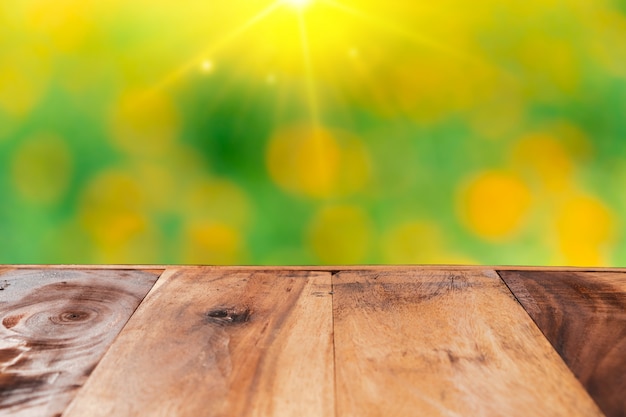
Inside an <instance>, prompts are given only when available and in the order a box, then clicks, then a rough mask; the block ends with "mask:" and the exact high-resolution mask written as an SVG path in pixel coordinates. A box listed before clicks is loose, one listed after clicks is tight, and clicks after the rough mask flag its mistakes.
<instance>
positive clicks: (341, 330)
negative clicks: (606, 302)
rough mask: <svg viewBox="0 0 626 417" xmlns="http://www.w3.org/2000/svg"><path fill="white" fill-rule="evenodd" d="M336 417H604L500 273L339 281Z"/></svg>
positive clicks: (345, 277)
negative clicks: (500, 277) (420, 416)
mask: <svg viewBox="0 0 626 417" xmlns="http://www.w3.org/2000/svg"><path fill="white" fill-rule="evenodd" d="M333 287H334V300H333V304H334V320H335V327H334V328H335V363H336V384H337V387H336V389H337V394H336V401H337V411H338V413H337V415H338V416H355V417H357V416H358V417H365V416H394V417H401V416H417V415H423V416H524V417H528V416H587V417H588V416H598V415H601V413H600V411H599V410H598V408H597V406H596V405H595V404H594V402H593V401H592V400H591V398H590V397H589V396H588V395H587V393H586V392H585V390H584V389H583V388H582V386H581V385H580V383H579V382H578V381H577V380H576V378H575V377H574V375H572V373H571V372H570V371H569V369H568V368H567V367H566V365H565V364H564V363H563V361H562V360H561V358H559V356H558V354H557V353H556V352H555V351H554V350H553V349H552V347H551V346H550V344H549V343H548V341H547V340H546V339H545V338H544V337H543V336H542V335H541V332H540V331H539V330H538V329H537V327H536V326H535V325H534V324H533V322H532V320H531V319H530V318H529V317H528V315H527V314H526V312H525V311H524V310H523V309H522V307H521V306H520V305H519V304H518V303H517V302H516V301H515V299H514V298H513V296H512V295H511V293H510V292H509V290H508V289H507V288H506V286H505V285H504V283H503V282H502V281H501V280H500V279H499V277H498V276H497V275H496V273H495V272H494V271H486V272H484V273H478V272H467V271H465V272H463V271H458V272H451V271H445V272H443V271H439V272H438V271H420V270H414V271H413V272H411V273H404V274H403V273H396V272H380V273H377V274H373V273H371V272H357V271H353V272H341V273H338V274H335V275H334V277H333Z"/></svg>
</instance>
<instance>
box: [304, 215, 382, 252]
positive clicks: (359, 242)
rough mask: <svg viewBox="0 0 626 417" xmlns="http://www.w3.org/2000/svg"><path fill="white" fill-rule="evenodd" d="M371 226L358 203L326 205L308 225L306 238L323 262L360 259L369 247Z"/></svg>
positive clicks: (371, 233)
mask: <svg viewBox="0 0 626 417" xmlns="http://www.w3.org/2000/svg"><path fill="white" fill-rule="evenodd" d="M372 235H373V226H372V221H371V220H370V218H369V216H368V214H367V213H366V212H365V211H364V210H363V209H361V208H360V207H357V206H350V205H342V206H332V207H325V208H323V209H322V210H320V211H319V212H318V213H317V214H316V215H315V217H314V219H313V221H312V222H311V225H310V226H309V236H308V238H309V239H308V241H309V245H310V247H311V248H312V249H313V252H314V253H315V255H316V256H317V258H318V259H319V260H321V261H322V262H323V263H326V264H353V263H359V262H363V260H365V259H366V257H367V255H368V252H369V250H370V246H371V242H372V237H373V236H372Z"/></svg>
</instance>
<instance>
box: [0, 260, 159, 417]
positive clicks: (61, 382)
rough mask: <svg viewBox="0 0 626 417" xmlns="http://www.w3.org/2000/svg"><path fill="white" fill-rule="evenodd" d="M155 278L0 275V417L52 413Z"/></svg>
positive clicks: (48, 272)
mask: <svg viewBox="0 0 626 417" xmlns="http://www.w3.org/2000/svg"><path fill="white" fill-rule="evenodd" d="M157 277H158V275H155V274H153V273H147V272H142V271H115V270H109V271H96V270H81V271H72V270H67V269H66V270H61V271H60V270H55V269H45V270H36V269H29V270H13V271H8V272H4V273H2V274H0V288H1V291H0V323H1V324H0V414H2V415H3V416H37V417H46V416H56V415H60V414H61V412H62V411H63V410H64V409H65V407H66V406H67V404H68V403H69V402H70V401H71V399H72V398H73V396H74V395H75V393H76V391H77V390H78V389H79V388H80V387H81V386H82V384H83V383H84V381H85V380H86V379H87V378H88V377H89V374H90V373H91V371H92V370H93V368H94V367H95V366H96V364H97V363H98V361H99V360H100V358H101V357H102V355H103V354H104V352H105V351H106V349H107V347H108V346H109V345H110V344H111V343H112V342H113V339H114V338H115V336H116V335H117V334H118V333H119V331H120V330H121V329H122V327H123V326H124V324H125V323H126V322H127V320H128V318H129V317H130V316H131V314H132V313H133V311H134V310H135V309H136V308H137V306H138V305H139V303H140V302H141V300H142V299H143V297H144V296H145V295H146V294H147V293H148V291H149V290H150V288H151V287H152V285H153V284H154V282H155V281H156V279H157Z"/></svg>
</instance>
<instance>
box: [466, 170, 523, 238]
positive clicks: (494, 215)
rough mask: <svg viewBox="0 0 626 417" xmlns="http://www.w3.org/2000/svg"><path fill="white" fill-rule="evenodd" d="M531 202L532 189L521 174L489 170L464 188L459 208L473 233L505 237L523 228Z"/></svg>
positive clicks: (487, 236)
mask: <svg viewBox="0 0 626 417" xmlns="http://www.w3.org/2000/svg"><path fill="white" fill-rule="evenodd" d="M530 203H531V192H530V189H529V188H528V186H527V185H526V184H525V183H524V182H523V181H522V180H521V179H520V178H519V177H517V176H515V175H513V174H511V173H508V172H501V171H487V172H483V173H482V174H480V175H479V176H477V177H475V178H474V179H473V180H472V181H470V183H469V184H468V185H467V186H466V187H465V188H464V189H462V190H461V193H460V200H459V211H460V215H461V219H462V220H463V221H464V223H465V225H466V226H467V227H468V228H469V229H470V230H471V231H472V232H474V233H475V234H477V235H478V236H480V237H482V238H484V239H488V240H501V239H504V238H507V237H509V236H510V235H512V234H513V233H514V232H516V231H518V230H519V228H520V227H521V226H522V224H523V221H524V219H525V217H526V216H527V214H528V211H529V208H530Z"/></svg>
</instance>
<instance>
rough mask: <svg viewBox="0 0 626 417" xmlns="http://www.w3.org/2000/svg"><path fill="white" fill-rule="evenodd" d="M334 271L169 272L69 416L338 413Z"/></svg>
mask: <svg viewBox="0 0 626 417" xmlns="http://www.w3.org/2000/svg"><path fill="white" fill-rule="evenodd" d="M330 292H331V277H330V273H328V272H306V271H301V272H294V271H275V272H272V271H264V272H259V273H255V272H254V271H248V272H221V271H219V270H215V269H211V268H194V269H187V270H180V271H166V273H165V274H164V275H163V276H162V277H161V279H160V280H159V282H158V283H157V284H156V285H155V287H154V288H153V290H152V291H151V292H150V294H149V295H148V297H146V300H145V301H144V303H143V304H142V305H141V306H140V307H139V309H138V310H137V312H136V313H135V315H134V316H133V317H132V318H131V320H130V321H129V323H128V325H127V326H126V328H125V329H124V331H123V332H122V333H121V334H120V335H119V337H118V339H117V341H116V343H115V344H114V345H113V346H112V347H111V349H110V350H109V352H108V353H107V355H106V356H105V357H104V358H103V359H102V361H101V363H100V365H99V366H98V368H97V369H96V370H95V371H94V373H93V374H92V376H91V378H90V380H89V381H88V382H87V383H86V384H85V386H84V387H83V389H82V390H81V392H80V394H79V395H78V396H77V397H76V399H75V401H74V402H73V403H72V404H71V405H70V407H69V408H68V411H67V413H66V416H68V417H71V416H73V417H83V416H91V417H96V416H118V417H121V416H137V415H141V416H168V417H169V416H177V417H183V416H192V417H199V416H229V417H231V416H329V415H333V414H334V385H333V383H334V378H333V356H332V299H331V294H330Z"/></svg>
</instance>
